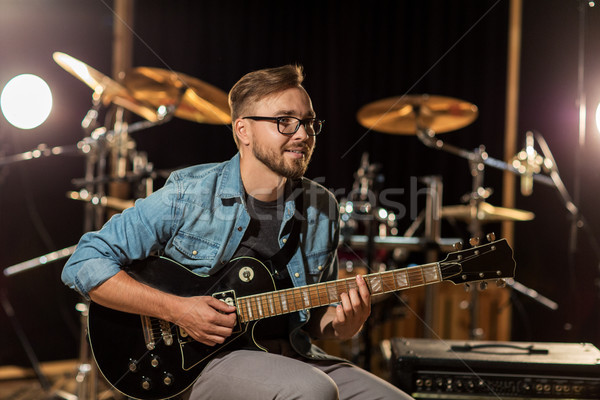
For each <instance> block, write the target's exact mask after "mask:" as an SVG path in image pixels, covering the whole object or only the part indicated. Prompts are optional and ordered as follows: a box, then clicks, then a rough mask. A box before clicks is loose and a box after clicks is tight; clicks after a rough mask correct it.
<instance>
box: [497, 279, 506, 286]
mask: <svg viewBox="0 0 600 400" xmlns="http://www.w3.org/2000/svg"><path fill="white" fill-rule="evenodd" d="M496 286H497V287H499V288H503V287H506V280H504V279H497V280H496Z"/></svg>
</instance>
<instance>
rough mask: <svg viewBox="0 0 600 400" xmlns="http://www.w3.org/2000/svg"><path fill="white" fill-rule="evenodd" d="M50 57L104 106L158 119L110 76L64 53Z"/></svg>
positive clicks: (145, 105)
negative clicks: (117, 107)
mask: <svg viewBox="0 0 600 400" xmlns="http://www.w3.org/2000/svg"><path fill="white" fill-rule="evenodd" d="M52 58H53V59H54V61H55V62H56V63H57V64H58V65H60V66H61V67H62V68H63V69H64V70H66V71H67V72H68V73H70V74H71V75H73V76H75V77H76V78H78V79H79V80H81V81H82V82H83V83H85V84H86V85H88V86H89V87H90V88H91V89H92V90H93V91H94V94H93V96H94V99H95V100H101V101H102V104H104V105H105V106H108V105H109V104H110V103H114V104H116V105H118V106H120V107H123V108H125V109H127V110H129V111H131V112H134V113H136V114H137V115H139V116H140V117H142V118H145V119H147V120H148V121H151V122H157V121H158V120H159V118H158V115H157V113H156V109H154V108H152V107H151V106H150V105H149V104H147V103H144V102H143V101H140V100H138V99H136V98H134V97H133V96H132V95H131V93H130V92H129V91H128V90H127V89H126V88H125V87H124V86H123V85H121V84H120V83H118V82H116V81H115V80H113V79H111V78H110V77H108V76H106V75H104V74H103V73H101V72H99V71H97V70H95V69H94V68H92V67H90V66H89V65H87V64H85V63H83V62H81V61H79V60H77V59H76V58H73V57H71V56H70V55H68V54H65V53H61V52H58V51H57V52H54V53H53V54H52Z"/></svg>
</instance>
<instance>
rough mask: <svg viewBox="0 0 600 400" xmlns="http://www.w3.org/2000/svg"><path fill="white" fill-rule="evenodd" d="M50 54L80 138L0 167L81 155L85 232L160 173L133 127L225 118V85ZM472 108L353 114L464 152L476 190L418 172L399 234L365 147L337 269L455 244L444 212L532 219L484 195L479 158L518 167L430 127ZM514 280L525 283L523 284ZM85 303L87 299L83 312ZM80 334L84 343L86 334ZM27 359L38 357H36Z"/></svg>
mask: <svg viewBox="0 0 600 400" xmlns="http://www.w3.org/2000/svg"><path fill="white" fill-rule="evenodd" d="M53 58H54V60H55V62H56V63H57V64H58V65H59V66H60V67H62V68H63V69H64V70H66V71H67V72H68V73H70V74H71V75H73V76H74V77H75V78H77V79H79V80H80V81H82V82H83V83H84V84H86V85H87V86H88V87H89V88H90V89H92V92H93V93H92V107H91V109H90V110H89V111H88V113H87V115H86V116H85V118H84V119H83V121H82V128H83V129H84V132H85V133H86V137H85V138H84V139H83V140H81V141H80V142H79V143H77V145H76V146H58V147H54V148H48V147H46V146H43V145H41V146H39V147H38V148H37V149H34V150H31V151H28V152H25V153H22V154H17V155H14V156H7V157H3V158H0V166H2V165H6V164H11V163H15V162H19V161H26V160H31V159H36V158H40V157H45V156H55V155H60V154H65V153H73V152H78V153H81V154H83V155H85V156H86V168H85V177H84V178H83V179H79V180H74V183H76V184H78V185H79V190H77V191H70V192H68V193H67V197H68V198H70V199H73V200H78V201H84V202H85V203H86V208H85V230H86V231H87V230H93V229H98V228H100V227H101V225H102V224H103V223H104V222H105V221H106V213H107V212H110V210H112V211H113V212H118V211H122V210H124V209H126V208H128V207H131V206H133V200H130V198H132V197H133V198H140V197H145V196H147V195H148V194H150V193H151V192H152V191H153V187H152V186H153V180H154V179H155V178H156V176H158V175H157V174H159V172H157V171H154V170H153V166H152V164H151V163H150V162H149V161H148V157H147V155H146V154H145V153H144V152H140V151H138V150H136V144H135V142H134V141H133V140H132V138H131V137H130V133H132V132H135V131H139V130H143V129H147V128H150V127H153V126H156V125H159V124H164V123H166V122H168V121H170V120H171V119H172V118H173V117H177V118H182V119H186V120H189V121H193V122H197V123H202V124H229V123H231V116H230V110H229V105H228V102H227V94H226V93H225V92H223V91H221V90H220V89H218V88H217V87H215V86H212V85H210V84H208V83H206V82H203V81H201V80H199V79H196V78H194V77H191V76H188V75H185V74H182V73H178V72H174V71H168V70H163V69H159V68H150V67H138V68H134V69H132V70H131V71H129V72H127V73H125V74H124V76H123V77H122V79H121V80H120V82H117V81H115V80H113V79H111V78H109V77H108V76H106V75H104V74H102V73H101V72H99V71H97V70H95V69H94V68H92V67H90V66H88V65H87V64H85V63H83V62H81V61H79V60H77V59H75V58H73V57H71V56H69V55H67V54H65V53H59V52H57V53H54V54H53ZM111 105H114V106H116V111H115V113H114V116H113V118H114V124H113V125H112V128H111V129H108V128H107V127H105V126H102V124H101V123H99V122H98V121H99V117H100V112H101V110H103V109H105V108H106V107H108V106H111ZM126 112H130V113H133V114H134V115H135V116H138V117H141V120H140V121H138V122H135V123H131V124H129V123H127V122H125V116H126V114H125V113H126ZM477 116H478V109H477V107H476V106H475V105H474V104H471V103H468V102H465V101H461V100H458V99H454V98H450V97H442V96H433V95H404V96H400V97H391V98H387V99H383V100H379V101H375V102H373V103H370V104H367V105H365V106H364V107H362V108H361V109H360V110H359V111H358V113H357V119H358V122H359V123H360V124H361V125H362V126H364V127H365V128H367V129H369V130H374V131H378V132H383V133H386V134H393V135H415V136H417V137H418V138H419V140H421V141H422V142H423V143H424V144H425V145H426V146H428V147H432V148H435V149H439V150H443V151H446V152H449V153H451V154H454V155H457V156H460V157H463V158H465V159H467V160H468V161H469V163H470V165H471V171H472V176H473V190H472V193H470V194H469V195H468V196H467V197H468V198H467V199H466V201H465V204H461V205H453V206H442V201H441V191H442V183H441V178H440V177H439V176H432V177H424V178H422V179H421V182H424V183H425V185H426V186H427V188H428V192H427V193H428V196H427V203H426V207H425V210H424V211H423V212H422V213H421V214H420V215H419V217H418V218H417V219H416V220H415V221H414V222H413V224H412V225H411V227H410V228H408V230H407V231H406V232H404V233H403V234H402V233H400V232H399V226H398V216H397V215H396V214H394V213H393V212H392V211H390V210H388V209H386V208H385V207H383V206H382V205H380V204H378V203H377V200H376V198H377V196H376V193H377V190H378V188H377V186H378V184H380V182H381V179H380V178H381V171H380V169H381V168H380V166H379V165H377V164H371V163H370V162H369V159H368V154H367V153H365V154H363V157H362V160H361V165H360V168H359V169H358V170H357V172H356V173H355V175H354V178H355V181H354V187H353V190H352V192H351V193H352V195H351V196H349V197H348V198H344V199H341V200H340V215H341V234H342V238H343V240H344V243H345V244H347V246H345V248H349V249H351V250H350V252H351V253H352V254H347V252H346V254H344V246H342V248H341V249H340V260H341V264H340V265H341V266H342V268H340V274H341V275H342V276H344V275H345V274H355V273H358V272H359V273H363V272H365V268H366V269H367V270H369V269H377V270H381V269H387V268H394V266H390V265H386V264H385V262H383V261H382V259H381V257H380V256H379V254H380V253H381V252H383V253H384V254H389V253H390V252H392V253H395V255H396V256H397V255H398V253H402V252H405V253H406V252H411V251H420V250H423V249H432V248H435V250H436V251H452V249H453V247H452V246H453V245H454V244H455V243H456V242H457V241H459V240H458V239H456V238H448V239H445V238H442V237H441V235H440V220H441V219H442V218H446V219H449V220H459V221H464V222H466V223H467V224H469V231H470V233H471V235H472V236H481V234H482V232H481V226H482V225H483V224H486V223H491V222H498V221H529V220H531V219H533V218H534V215H533V213H531V212H528V211H523V210H517V209H512V208H503V207H497V206H493V205H491V204H489V203H488V202H486V198H487V197H488V196H489V190H488V189H485V188H483V185H482V180H483V170H484V168H483V166H484V165H491V166H493V167H495V168H499V169H503V170H508V171H512V172H515V173H520V172H519V171H518V166H513V165H511V164H508V163H504V162H502V161H498V160H494V159H492V158H491V157H489V156H488V154H487V153H486V152H485V148H484V147H483V146H481V147H480V148H478V149H476V150H475V151H467V150H463V149H459V148H456V147H454V146H451V145H448V144H446V143H444V142H443V141H442V140H441V139H440V138H439V136H436V135H437V134H438V133H444V132H450V131H455V130H458V129H461V128H463V127H465V126H467V125H469V124H471V123H472V122H473V121H474V120H475V119H476V118H477ZM536 178H537V177H536ZM539 179H543V176H540V177H539ZM123 188H125V189H123ZM422 224H423V225H424V227H425V229H424V231H425V233H424V235H423V236H421V237H416V236H415V233H416V232H417V230H418V228H419V227H420V225H422ZM74 250H75V246H71V247H68V248H65V249H61V250H59V251H56V252H53V253H49V254H46V255H43V256H41V257H37V258H34V259H31V260H28V261H25V262H22V263H19V264H16V265H13V266H11V267H8V268H6V269H5V270H4V275H5V276H11V275H14V274H18V273H21V272H23V271H25V270H29V269H31V268H35V267H38V266H40V265H44V264H46V263H49V262H53V261H56V260H59V259H62V258H66V257H68V256H70V255H71V254H72V252H73V251H74ZM358 253H360V255H357V254H358ZM345 256H346V257H345ZM358 260H360V261H358ZM361 268H362V269H361ZM516 288H517V290H522V291H523V292H526V291H528V290H529V289H528V288H522V285H521V286H519V287H516ZM526 294H528V295H531V294H530V293H526ZM536 295H537V293H536ZM538 296H539V295H538ZM538 298H541V296H539V297H538ZM544 300H547V299H544ZM548 301H549V300H548ZM85 312H86V310H85V307H84V308H83V309H82V315H85ZM82 331H84V329H82ZM82 342H85V338H84V337H82ZM80 352H81V353H82V354H81V355H80V356H81V358H82V359H81V365H82V367H81V368H80V369H81V370H80V374H83V375H85V374H86V373H88V371H89V368H87V369H86V368H84V366H86V365H87V366H88V367H89V364H87V354H86V353H85V350H84V349H81V350H80ZM30 361H31V362H32V364H34V365H35V360H34V359H32V360H30ZM84 378H85V376H84ZM83 381H85V379H83V378H82V379H79V378H78V382H83ZM83 390H85V389H81V390H80V389H78V394H77V398H79V399H82V398H85V397H88V395H86V393H84V392H83ZM90 396H91V397H93V395H90Z"/></svg>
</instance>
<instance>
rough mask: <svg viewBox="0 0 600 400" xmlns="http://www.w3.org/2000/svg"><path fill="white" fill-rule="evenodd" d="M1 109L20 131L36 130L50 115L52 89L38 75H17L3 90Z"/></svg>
mask: <svg viewBox="0 0 600 400" xmlns="http://www.w3.org/2000/svg"><path fill="white" fill-rule="evenodd" d="M0 108H1V109H2V114H4V117H5V118H6V120H7V121H8V122H10V123H11V125H14V126H16V127H17V128H20V129H33V128H36V127H38V126H40V125H41V124H42V123H44V121H45V120H46V118H48V115H50V110H51V109H52V93H51V91H50V87H49V86H48V84H47V83H46V82H45V81H44V80H43V79H42V78H40V77H38V76H36V75H32V74H23V75H17V76H15V77H14V78H12V79H11V80H10V81H8V83H7V84H6V86H5V87H4V89H3V90H2V94H0Z"/></svg>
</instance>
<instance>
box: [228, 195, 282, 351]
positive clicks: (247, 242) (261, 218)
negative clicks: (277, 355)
mask: <svg viewBox="0 0 600 400" xmlns="http://www.w3.org/2000/svg"><path fill="white" fill-rule="evenodd" d="M284 199H285V197H281V198H279V199H278V200H275V201H269V202H265V201H261V200H258V199H256V198H254V197H251V196H247V199H246V205H247V207H248V214H250V223H249V225H248V228H247V229H246V232H245V234H244V237H243V238H242V241H241V242H240V245H239V246H238V248H237V250H236V251H235V253H234V256H233V258H236V257H241V256H246V257H253V258H256V259H258V260H261V261H263V262H265V265H266V266H267V268H269V270H270V272H271V275H272V276H273V280H274V281H275V285H276V288H277V290H281V289H287V288H291V287H293V283H292V280H291V278H290V276H289V273H288V271H287V268H286V266H285V265H271V264H270V263H269V262H268V260H269V259H270V258H271V257H272V256H273V255H274V254H275V253H277V252H278V251H279V250H280V247H279V230H280V227H281V221H282V220H283V214H284V209H285V201H284ZM288 319H289V314H284V315H279V316H276V317H270V318H265V319H264V320H261V321H258V322H257V325H256V327H255V329H254V338H255V339H257V340H260V339H282V338H286V339H287V337H288V324H289V322H288Z"/></svg>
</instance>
